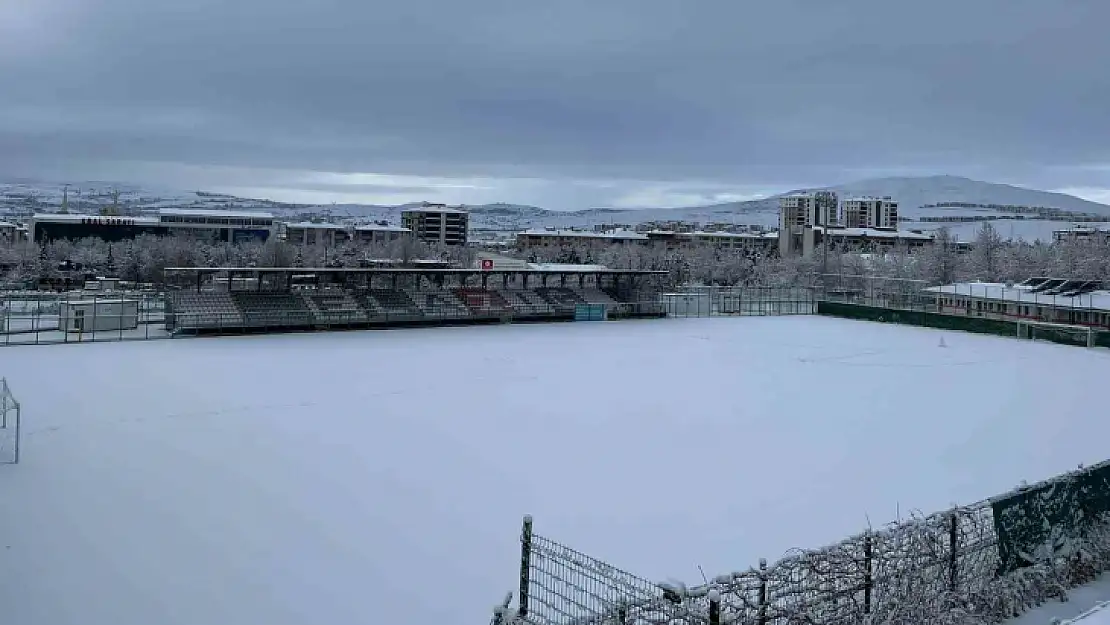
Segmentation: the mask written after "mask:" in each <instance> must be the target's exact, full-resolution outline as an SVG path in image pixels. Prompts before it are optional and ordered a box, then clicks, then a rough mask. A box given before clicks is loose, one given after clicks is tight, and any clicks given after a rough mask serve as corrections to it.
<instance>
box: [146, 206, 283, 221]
mask: <svg viewBox="0 0 1110 625" xmlns="http://www.w3.org/2000/svg"><path fill="white" fill-rule="evenodd" d="M158 214H159V215H175V216H180V217H238V218H248V219H249V218H254V219H273V218H274V215H273V213H266V212H262V211H239V210H219V209H205V208H160V209H158Z"/></svg>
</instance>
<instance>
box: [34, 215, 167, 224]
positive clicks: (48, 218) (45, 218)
mask: <svg viewBox="0 0 1110 625" xmlns="http://www.w3.org/2000/svg"><path fill="white" fill-rule="evenodd" d="M31 219H32V220H33V221H36V222H47V223H49V222H54V223H81V222H83V221H85V220H87V219H95V220H97V221H98V222H100V223H104V224H146V225H157V224H158V223H159V222H158V218H157V217H130V216H127V215H122V216H117V215H83V214H77V213H35V215H34V216H33V217H31Z"/></svg>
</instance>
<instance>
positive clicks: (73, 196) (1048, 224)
mask: <svg viewBox="0 0 1110 625" xmlns="http://www.w3.org/2000/svg"><path fill="white" fill-rule="evenodd" d="M65 187H66V185H64V184H62V183H42V182H36V181H18V182H12V183H6V184H5V183H0V214H9V215H10V214H15V215H21V214H22V215H26V214H29V213H31V212H37V211H44V212H50V211H56V210H59V209H60V208H61V206H62V202H63V189H64V188H65ZM826 188H829V189H832V190H835V191H837V192H838V193H839V194H840V195H841V196H842V197H847V196H853V195H879V196H887V195H889V196H891V197H892V198H894V199H895V200H897V201H898V202H899V205H900V212H901V214H902V216H903V217H905V218H909V219H910V221H909V222H907V223H906V227H910V228H921V229H926V230H932V229H936V228H939V227H941V226H946V227H948V228H950V229H951V230H953V232H954V233H956V234H958V235H959V236H960V237H961V238H966V237H969V236H972V235H973V233H974V232H975V230H976V229H978V227H979V225H980V224H981V221H978V220H982V219H991V220H993V219H997V220H998V221H997V222H996V226H997V227H998V228H999V230H1000V231H1001V232H1003V233H1004V234H1012V235H1013V236H1014V237H1017V238H1025V239H1046V238H1048V237H1050V236H1051V232H1052V230H1053V229H1056V228H1062V227H1067V226H1068V225H1070V224H1072V223H1074V222H1076V221H1080V220H1083V221H1088V222H1091V221H1093V220H1094V219H1095V218H1096V217H1095V216H1105V217H1106V220H1107V221H1108V222H1110V206H1107V205H1105V204H1099V203H1096V202H1090V201H1087V200H1083V199H1080V198H1077V197H1074V196H1071V195H1066V194H1062V193H1051V192H1047V191H1039V190H1035V189H1024V188H1020V187H1015V186H1011V185H1005V184H995V183H989V182H981V181H978V180H971V179H968V178H961V177H957V176H925V177H895V178H878V179H873V180H863V181H859V182H854V183H850V184H844V185H838V186H833V187H826ZM115 191H118V192H119V199H118V202H119V204H120V207H121V209H122V210H123V212H124V213H137V212H141V211H143V210H150V209H157V208H166V207H181V208H226V209H256V210H265V211H269V212H273V213H275V214H277V215H278V216H279V217H286V218H305V217H313V216H315V217H323V218H330V219H335V220H349V219H361V220H365V219H385V220H388V221H390V222H398V221H399V220H400V214H401V211H402V210H404V209H405V208H408V207H409V206H413V205H411V204H405V205H399V206H379V205H366V204H329V205H311V204H292V203H285V202H277V201H273V200H266V199H253V198H241V197H235V196H230V195H223V194H218V193H206V192H202V191H191V192H183V191H179V190H171V189H154V188H148V187H139V186H136V185H131V184H120V183H109V182H70V183H69V185H68V204H69V210H70V211H71V212H91V213H95V212H97V211H99V210H100V209H101V208H103V207H105V206H110V205H112V203H113V202H114V201H116V200H115V198H114V192H115ZM467 208H468V209H469V210H470V211H471V214H472V220H471V227H472V229H473V230H475V231H476V232H478V233H481V232H483V231H492V232H503V233H507V232H514V231H519V230H525V229H528V228H535V227H562V228H566V227H593V226H600V225H613V224H616V225H628V226H632V225H636V224H639V223H644V222H648V221H670V220H682V221H697V222H701V223H712V222H716V223H734V224H751V225H761V226H773V225H775V224H776V223H777V222H778V200H777V196H773V197H769V198H766V199H760V200H752V201H747V202H730V203H726V204H717V205H712V206H696V207H687V208H641V209H634V210H633V209H613V208H589V209H585V210H579V211H553V210H547V209H544V208H541V207H536V206H527V205H520V204H505V203H497V204H485V205H480V206H467ZM973 219H977V220H973ZM922 220H923V221H922ZM941 220H945V221H941ZM1092 225H1098V224H1094V223H1092Z"/></svg>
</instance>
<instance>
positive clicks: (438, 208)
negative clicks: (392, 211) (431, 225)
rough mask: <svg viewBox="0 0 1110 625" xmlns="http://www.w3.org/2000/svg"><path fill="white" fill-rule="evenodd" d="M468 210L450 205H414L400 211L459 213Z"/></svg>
mask: <svg viewBox="0 0 1110 625" xmlns="http://www.w3.org/2000/svg"><path fill="white" fill-rule="evenodd" d="M469 212H470V211H467V210H465V209H462V208H455V207H451V206H415V207H413V208H406V209H404V210H402V211H401V213H402V214H404V213H461V214H468V213H469Z"/></svg>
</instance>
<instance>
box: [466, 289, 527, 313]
mask: <svg viewBox="0 0 1110 625" xmlns="http://www.w3.org/2000/svg"><path fill="white" fill-rule="evenodd" d="M454 294H455V296H456V297H457V298H458V299H459V301H460V302H462V303H463V305H465V306H466V307H467V308H469V309H470V313H471V314H472V315H476V316H500V315H505V314H508V313H511V312H513V308H512V306H510V305H509V302H507V301H506V300H505V298H504V297H502V296H501V294H500V293H498V292H497V291H494V290H492V289H483V288H475V287H467V288H461V289H455V290H454Z"/></svg>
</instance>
